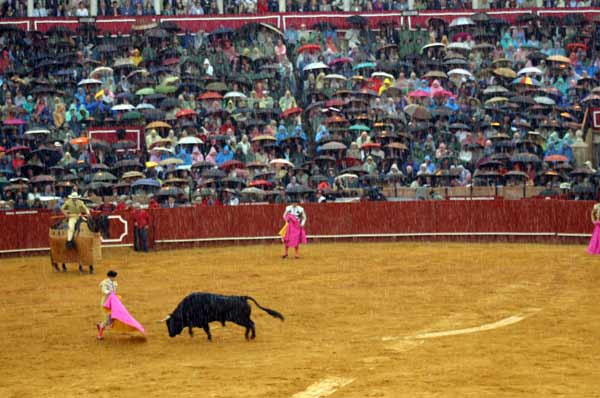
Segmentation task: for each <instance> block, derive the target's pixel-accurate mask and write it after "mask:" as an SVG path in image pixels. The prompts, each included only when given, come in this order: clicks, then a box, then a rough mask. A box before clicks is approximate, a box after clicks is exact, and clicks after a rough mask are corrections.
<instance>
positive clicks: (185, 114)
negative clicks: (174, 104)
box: [175, 109, 197, 119]
mask: <svg viewBox="0 0 600 398" xmlns="http://www.w3.org/2000/svg"><path fill="white" fill-rule="evenodd" d="M196 115H197V113H196V111H194V110H193V109H182V110H180V111H179V112H177V113H176V114H175V117H176V118H177V119H179V118H182V117H190V116H196Z"/></svg>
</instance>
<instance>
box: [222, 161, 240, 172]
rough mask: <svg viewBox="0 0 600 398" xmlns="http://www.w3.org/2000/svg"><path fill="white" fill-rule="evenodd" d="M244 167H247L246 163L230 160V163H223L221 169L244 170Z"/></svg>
mask: <svg viewBox="0 0 600 398" xmlns="http://www.w3.org/2000/svg"><path fill="white" fill-rule="evenodd" d="M244 167H245V166H244V163H243V162H241V161H239V160H235V159H232V160H228V161H226V162H223V163H222V164H221V165H220V166H219V168H220V169H221V170H232V169H243V168H244Z"/></svg>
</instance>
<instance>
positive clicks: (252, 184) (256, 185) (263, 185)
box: [248, 180, 273, 187]
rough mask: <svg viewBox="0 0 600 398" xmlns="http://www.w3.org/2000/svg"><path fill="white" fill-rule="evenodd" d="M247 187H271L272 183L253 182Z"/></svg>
mask: <svg viewBox="0 0 600 398" xmlns="http://www.w3.org/2000/svg"><path fill="white" fill-rule="evenodd" d="M248 186H249V187H271V186H273V183H272V182H270V181H267V180H254V181H252V182H251V183H250V184H248Z"/></svg>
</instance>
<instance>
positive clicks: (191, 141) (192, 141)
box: [177, 136, 203, 145]
mask: <svg viewBox="0 0 600 398" xmlns="http://www.w3.org/2000/svg"><path fill="white" fill-rule="evenodd" d="M202 143H203V142H202V140H201V139H200V138H198V137H194V136H188V137H183V138H182V139H180V140H179V141H177V145H200V144H202Z"/></svg>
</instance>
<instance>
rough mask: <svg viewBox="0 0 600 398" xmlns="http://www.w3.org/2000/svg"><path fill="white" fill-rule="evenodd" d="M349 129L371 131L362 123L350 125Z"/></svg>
mask: <svg viewBox="0 0 600 398" xmlns="http://www.w3.org/2000/svg"><path fill="white" fill-rule="evenodd" d="M350 131H371V128H370V127H369V126H365V125H364V124H355V125H354V126H350Z"/></svg>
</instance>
